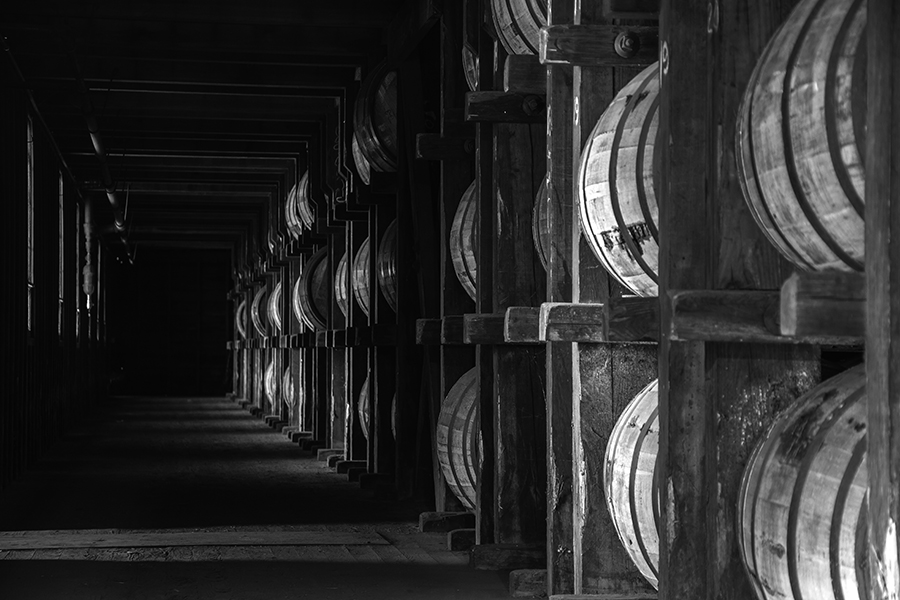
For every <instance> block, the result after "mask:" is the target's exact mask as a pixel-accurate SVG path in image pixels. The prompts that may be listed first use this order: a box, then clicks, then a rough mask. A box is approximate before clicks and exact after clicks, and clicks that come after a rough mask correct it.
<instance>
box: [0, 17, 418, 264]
mask: <svg viewBox="0 0 900 600" xmlns="http://www.w3.org/2000/svg"><path fill="white" fill-rule="evenodd" d="M412 12H413V11H410V10H408V9H406V8H405V7H404V6H403V3H402V2H401V1H399V0H331V1H329V2H314V1H311V0H256V1H253V2H247V1H246V0H202V1H194V2H185V1H184V0H128V1H125V2H123V1H122V0H92V1H84V2H71V1H70V0H6V2H3V3H0V35H2V36H3V38H4V46H5V47H4V50H6V51H7V52H6V54H7V58H6V59H5V60H6V61H7V62H8V67H9V68H7V67H4V69H5V70H4V82H7V81H8V82H10V83H11V84H13V85H24V86H25V87H26V88H27V89H28V90H29V91H30V92H31V94H32V96H33V99H34V103H35V104H36V106H37V108H38V111H39V113H40V115H41V117H42V118H43V120H44V121H45V122H46V124H47V126H48V128H49V129H50V131H51V132H52V134H53V136H54V138H55V140H56V142H57V144H58V146H59V150H60V152H61V154H62V156H63V158H64V159H65V161H66V163H67V165H68V167H69V170H70V171H71V173H72V175H73V176H74V178H75V180H76V181H77V182H78V183H79V184H80V186H81V188H82V191H83V193H84V194H91V195H92V197H96V198H97V199H98V201H95V202H94V203H93V204H94V205H95V206H96V207H97V208H96V209H95V210H97V211H98V212H99V213H100V214H99V219H100V221H101V225H105V226H106V230H107V231H110V230H111V229H112V223H113V220H114V219H113V211H112V209H111V204H110V202H108V201H107V194H106V192H105V191H104V189H105V188H106V187H107V185H109V184H110V183H112V184H113V186H114V189H115V192H114V198H115V199H117V200H118V203H119V206H120V208H121V210H120V212H119V214H120V215H121V216H123V217H124V221H125V232H126V233H127V238H128V242H129V246H132V247H133V246H135V245H136V246H141V245H142V244H144V245H146V244H164V245H176V246H184V247H188V246H199V247H220V248H229V249H232V250H234V251H240V249H241V248H248V247H249V248H253V247H254V243H253V242H252V240H254V239H256V241H257V242H259V240H264V238H265V235H266V233H265V232H266V229H267V225H266V224H267V219H269V218H271V215H270V212H271V207H273V206H278V205H280V203H282V202H283V201H284V198H285V196H286V194H287V193H288V191H289V190H290V188H291V186H293V185H294V183H295V182H296V181H297V178H298V177H299V175H301V174H302V173H303V172H304V171H305V170H306V169H307V168H308V167H309V168H310V169H311V181H314V182H316V184H315V185H317V186H320V187H321V188H322V189H324V188H326V187H327V184H328V181H327V180H328V175H327V173H326V171H327V166H323V165H322V164H319V163H327V162H328V161H329V160H330V159H329V157H328V153H329V152H333V151H334V147H335V139H340V138H341V136H343V133H342V131H343V127H344V125H343V123H344V121H345V120H346V119H347V118H348V115H351V114H352V113H351V111H352V105H353V100H354V98H355V93H356V89H357V88H358V87H359V78H360V75H361V74H364V73H365V72H366V71H367V70H369V69H370V68H372V67H373V66H374V65H375V63H376V62H377V61H379V60H380V59H381V58H383V57H384V56H385V54H386V53H387V51H388V50H389V46H390V43H396V42H395V41H394V40H395V39H396V38H397V32H398V31H399V30H401V28H402V27H403V26H404V25H405V24H406V22H407V20H408V19H407V13H408V14H412ZM386 40H387V41H388V42H390V43H386ZM89 129H95V133H96V135H95V138H96V139H99V141H100V142H101V143H102V146H103V153H104V154H105V155H106V157H107V160H106V163H107V171H106V172H105V171H104V165H103V161H101V159H100V158H98V152H97V151H96V150H95V146H96V144H95V143H94V140H92V136H91V135H90V132H89ZM333 162H334V161H333V160H332V163H333ZM107 172H108V175H107ZM316 173H322V175H321V177H317V176H316V175H315V174H316ZM117 237H121V236H118V235H117ZM259 243H260V244H261V243H262V242H259ZM245 244H249V246H247V245H245ZM257 247H258V246H257Z"/></svg>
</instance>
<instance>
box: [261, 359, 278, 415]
mask: <svg viewBox="0 0 900 600" xmlns="http://www.w3.org/2000/svg"><path fill="white" fill-rule="evenodd" d="M264 382H265V383H264V389H265V392H266V400H268V401H269V406H270V407H271V409H272V410H274V409H275V408H277V407H278V365H277V364H276V360H275V359H274V358H273V359H272V360H270V361H269V364H268V366H267V367H266V374H265V379H264Z"/></svg>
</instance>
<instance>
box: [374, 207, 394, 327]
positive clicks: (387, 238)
mask: <svg viewBox="0 0 900 600" xmlns="http://www.w3.org/2000/svg"><path fill="white" fill-rule="evenodd" d="M375 274H376V275H377V276H378V287H379V288H381V293H382V294H383V295H384V297H385V299H386V300H387V303H388V306H390V307H391V310H393V311H394V312H397V219H394V220H393V221H391V224H390V225H388V227H387V229H385V231H384V236H382V238H381V244H380V245H379V246H378V256H377V257H376V259H375Z"/></svg>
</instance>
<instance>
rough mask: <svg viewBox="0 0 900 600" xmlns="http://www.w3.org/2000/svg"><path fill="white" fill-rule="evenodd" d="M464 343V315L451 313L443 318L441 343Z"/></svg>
mask: <svg viewBox="0 0 900 600" xmlns="http://www.w3.org/2000/svg"><path fill="white" fill-rule="evenodd" d="M463 343H464V342H463V316H462V315H450V316H446V317H444V318H443V319H441V344H451V345H459V344H463Z"/></svg>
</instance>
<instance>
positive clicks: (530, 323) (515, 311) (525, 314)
mask: <svg viewBox="0 0 900 600" xmlns="http://www.w3.org/2000/svg"><path fill="white" fill-rule="evenodd" d="M540 317H541V308H540V307H539V306H510V307H509V308H507V309H506V316H505V319H504V322H503V339H505V340H506V342H507V343H510V344H540V343H542V341H541V339H540V337H539V336H538V332H539V325H540Z"/></svg>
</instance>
